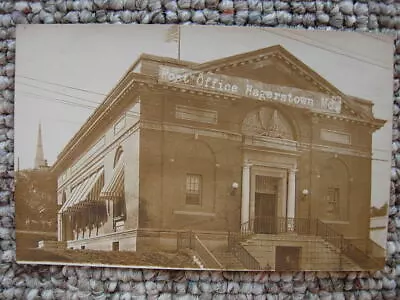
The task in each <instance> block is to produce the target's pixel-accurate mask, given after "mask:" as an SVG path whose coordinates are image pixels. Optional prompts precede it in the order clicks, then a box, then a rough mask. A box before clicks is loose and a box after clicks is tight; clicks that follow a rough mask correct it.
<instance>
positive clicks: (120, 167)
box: [100, 156, 124, 200]
mask: <svg viewBox="0 0 400 300" xmlns="http://www.w3.org/2000/svg"><path fill="white" fill-rule="evenodd" d="M123 193H124V159H123V157H122V156H121V157H120V159H119V160H118V162H117V164H116V165H115V167H114V171H113V174H112V176H111V178H110V181H109V182H108V183H107V184H106V185H105V186H104V188H103V189H102V191H101V193H100V198H103V199H110V200H113V199H119V198H121V197H122V196H123Z"/></svg>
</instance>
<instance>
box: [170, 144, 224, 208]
mask: <svg viewBox="0 0 400 300" xmlns="http://www.w3.org/2000/svg"><path fill="white" fill-rule="evenodd" d="M175 157H176V162H175V164H174V168H175V169H176V170H179V171H178V173H177V174H176V176H178V177H179V178H180V180H178V177H177V181H178V182H181V188H180V189H179V190H181V191H183V193H182V194H181V199H182V201H181V205H182V206H187V207H186V209H191V208H193V209H200V208H201V209H204V210H206V211H207V210H211V209H212V208H213V205H214V200H215V168H216V166H215V165H216V161H215V155H214V153H213V151H212V150H211V148H210V147H209V145H208V144H207V143H206V142H204V141H200V140H196V139H189V140H186V141H184V142H183V143H180V144H179V145H177V151H176V153H175Z"/></svg>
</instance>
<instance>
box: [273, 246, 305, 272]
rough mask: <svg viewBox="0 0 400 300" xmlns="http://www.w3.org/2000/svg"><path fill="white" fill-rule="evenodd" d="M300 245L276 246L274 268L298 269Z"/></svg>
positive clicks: (283, 269)
mask: <svg viewBox="0 0 400 300" xmlns="http://www.w3.org/2000/svg"><path fill="white" fill-rule="evenodd" d="M300 251H301V247H289V246H277V247H276V249H275V253H276V254H275V269H276V270H277V271H296V270H300Z"/></svg>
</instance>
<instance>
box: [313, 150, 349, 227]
mask: <svg viewBox="0 0 400 300" xmlns="http://www.w3.org/2000/svg"><path fill="white" fill-rule="evenodd" d="M349 178H350V177H349V174H348V168H347V166H346V165H345V164H344V162H343V161H342V160H340V159H337V158H332V159H329V160H328V161H327V162H326V163H325V164H324V165H323V167H322V173H321V176H320V184H319V185H320V194H319V195H320V202H319V213H320V214H319V215H320V217H321V218H322V219H325V220H331V221H345V220H347V215H348V201H349V192H350V189H349V188H350V180H349Z"/></svg>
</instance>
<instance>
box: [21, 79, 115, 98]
mask: <svg viewBox="0 0 400 300" xmlns="http://www.w3.org/2000/svg"><path fill="white" fill-rule="evenodd" d="M16 77H22V78H26V79H29V80H33V81H38V82H43V83H47V84H51V85H55V86H60V87H64V88H69V89H72V90H77V91H81V92H85V93H89V94H95V95H99V96H107V94H103V93H99V92H94V91H90V90H87V89H81V88H77V87H72V86H69V85H63V84H60V83H56V82H51V81H46V80H42V79H36V78H32V77H29V76H24V75H16Z"/></svg>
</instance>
